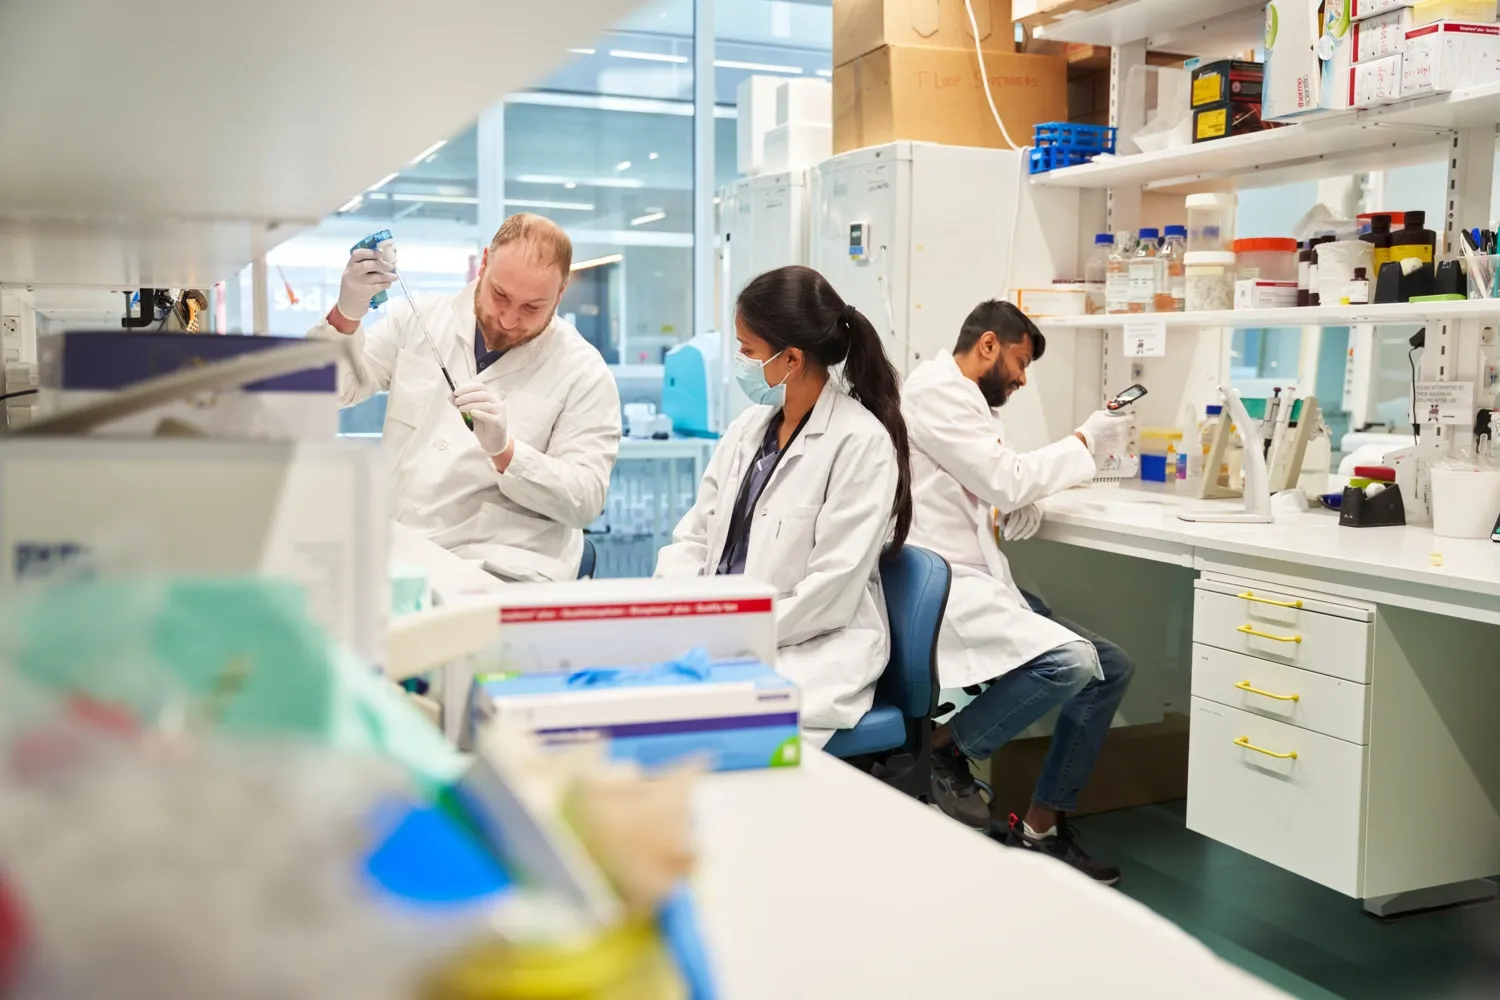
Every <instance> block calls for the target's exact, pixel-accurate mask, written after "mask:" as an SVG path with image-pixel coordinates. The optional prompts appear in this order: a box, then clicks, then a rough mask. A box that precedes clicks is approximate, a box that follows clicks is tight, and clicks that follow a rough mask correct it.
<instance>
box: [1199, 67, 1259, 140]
mask: <svg viewBox="0 0 1500 1000" xmlns="http://www.w3.org/2000/svg"><path fill="white" fill-rule="evenodd" d="M1264 85H1265V67H1264V66H1262V65H1261V64H1260V63H1257V62H1245V61H1243V60H1239V59H1222V60H1220V61H1219V62H1213V63H1208V64H1206V65H1203V66H1199V67H1197V68H1196V69H1194V70H1193V89H1192V106H1193V141H1194V142H1207V141H1209V140H1210V139H1222V138H1224V137H1225V136H1230V135H1243V134H1245V133H1246V132H1259V131H1260V130H1261V129H1263V128H1269V127H1270V125H1271V123H1269V122H1265V123H1263V122H1262V121H1261V92H1262V89H1263V88H1264Z"/></svg>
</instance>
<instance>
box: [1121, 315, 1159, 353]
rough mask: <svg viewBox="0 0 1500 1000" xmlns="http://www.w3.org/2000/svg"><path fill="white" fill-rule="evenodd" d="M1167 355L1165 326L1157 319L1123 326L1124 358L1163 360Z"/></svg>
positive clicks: (1133, 322) (1136, 321)
mask: <svg viewBox="0 0 1500 1000" xmlns="http://www.w3.org/2000/svg"><path fill="white" fill-rule="evenodd" d="M1166 355H1167V324H1166V323H1165V322H1163V321H1162V320H1159V319H1146V320H1134V321H1132V322H1128V323H1126V324H1125V356H1126V357H1129V358H1163V357H1166Z"/></svg>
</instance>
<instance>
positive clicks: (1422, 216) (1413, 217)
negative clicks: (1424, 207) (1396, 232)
mask: <svg viewBox="0 0 1500 1000" xmlns="http://www.w3.org/2000/svg"><path fill="white" fill-rule="evenodd" d="M1426 221H1427V213H1426V212H1407V213H1406V228H1407V229H1421V228H1423V224H1424V223H1426Z"/></svg>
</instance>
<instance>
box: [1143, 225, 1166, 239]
mask: <svg viewBox="0 0 1500 1000" xmlns="http://www.w3.org/2000/svg"><path fill="white" fill-rule="evenodd" d="M1140 238H1141V239H1143V240H1155V239H1160V238H1161V233H1160V232H1159V231H1157V230H1155V229H1145V228H1143V229H1142V230H1141V236H1140Z"/></svg>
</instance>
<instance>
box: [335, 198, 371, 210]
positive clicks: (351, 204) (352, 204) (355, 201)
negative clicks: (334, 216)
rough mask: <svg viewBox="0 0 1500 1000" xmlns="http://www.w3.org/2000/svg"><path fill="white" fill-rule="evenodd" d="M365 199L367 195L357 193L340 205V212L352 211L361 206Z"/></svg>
mask: <svg viewBox="0 0 1500 1000" xmlns="http://www.w3.org/2000/svg"><path fill="white" fill-rule="evenodd" d="M364 200H365V196H364V195H362V194H357V195H355V196H354V197H353V198H350V199H349V200H348V201H346V202H344V203H343V204H342V205H340V206H339V211H340V212H352V211H354V210H355V209H356V208H358V207H359V206H360V204H361V203H362V202H363V201H364Z"/></svg>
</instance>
